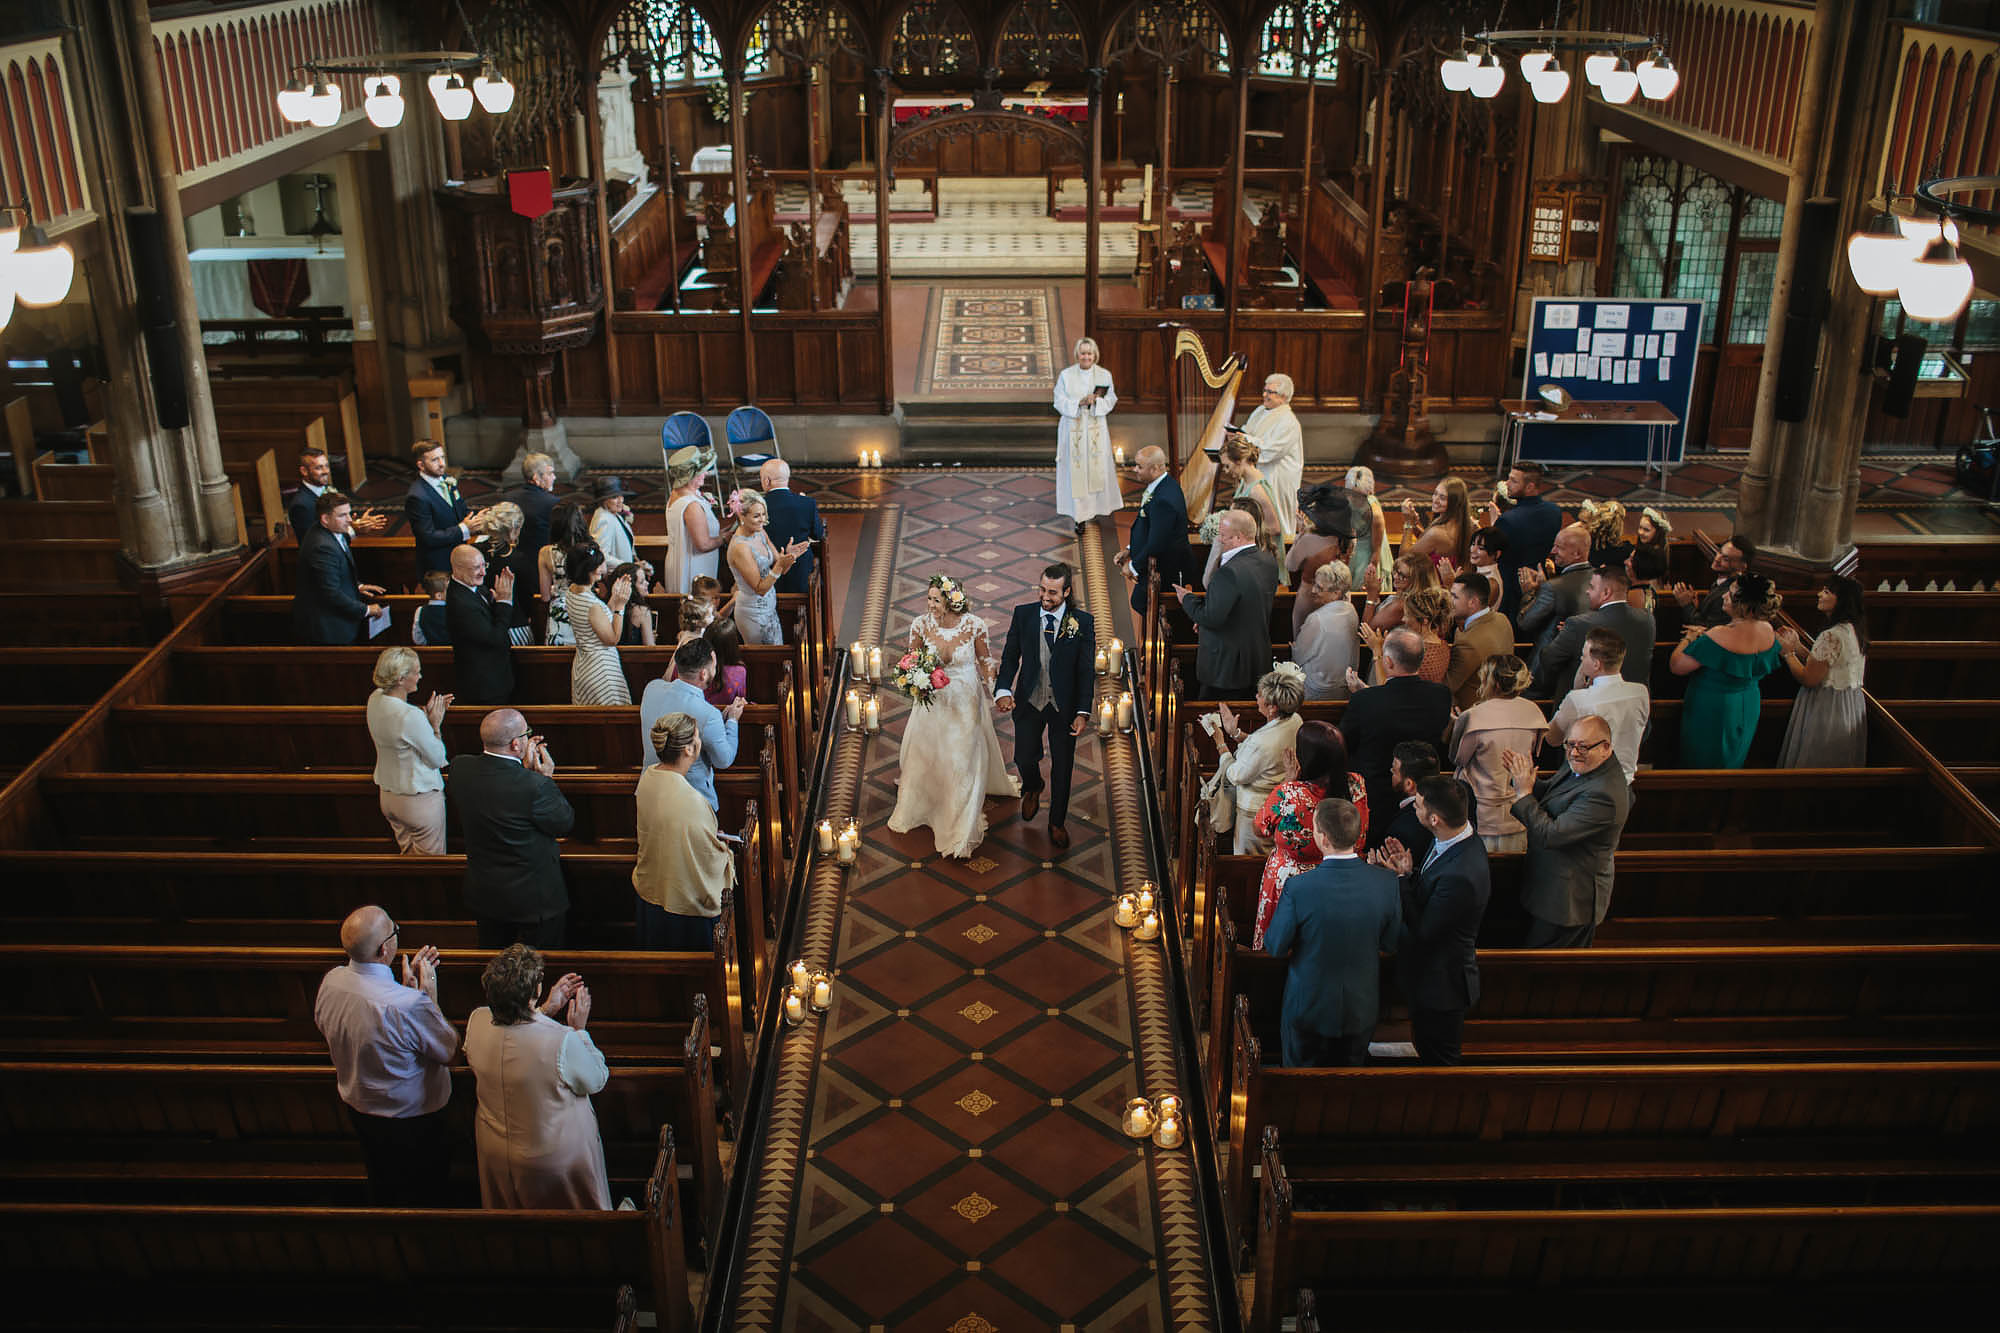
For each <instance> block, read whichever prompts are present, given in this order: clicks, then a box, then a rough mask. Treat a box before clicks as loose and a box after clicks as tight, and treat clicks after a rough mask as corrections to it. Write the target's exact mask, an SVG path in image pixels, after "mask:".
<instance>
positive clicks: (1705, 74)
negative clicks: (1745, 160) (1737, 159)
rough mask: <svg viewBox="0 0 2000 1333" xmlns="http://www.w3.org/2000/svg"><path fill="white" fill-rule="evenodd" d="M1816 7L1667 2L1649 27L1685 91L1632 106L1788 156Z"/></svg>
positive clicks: (1757, 0)
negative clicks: (1677, 71)
mask: <svg viewBox="0 0 2000 1333" xmlns="http://www.w3.org/2000/svg"><path fill="white" fill-rule="evenodd" d="M1812 9H1813V7H1812V6H1811V5H1810V4H1789V3H1766V2H1765V0H1722V2H1721V3H1718V2H1717V0H1665V3H1663V4H1660V5H1658V6H1656V7H1655V11H1654V12H1655V17H1654V18H1653V19H1652V21H1651V26H1652V27H1653V29H1654V30H1655V31H1657V32H1659V33H1660V35H1661V37H1662V38H1663V40H1664V41H1665V44H1666V49H1667V53H1668V54H1669V55H1670V56H1672V57H1673V60H1674V63H1675V64H1676V65H1677V66H1678V67H1679V69H1680V70H1681V86H1680V91H1679V92H1678V93H1677V94H1676V95H1675V96H1674V97H1672V98H1670V99H1668V100H1667V101H1665V102H1653V101H1643V102H1634V103H1633V105H1632V110H1634V111H1635V112H1638V113H1640V114H1643V115H1646V116H1651V117H1656V118H1658V119H1660V120H1665V121H1671V122H1673V123H1675V124H1678V125H1681V126H1684V127H1686V128H1688V129H1691V130H1696V131H1698V132H1700V133H1702V134H1705V135H1710V136H1713V137H1714V138H1717V139H1721V140H1724V141H1726V142H1728V143H1731V144H1736V145H1739V146H1741V147H1743V148H1746V149H1748V150H1750V151H1751V152H1752V153H1755V154H1758V155H1760V156H1762V157H1767V158H1784V157H1787V156H1788V155H1789V154H1790V152H1791V143H1792V131H1793V129H1794V127H1795V121H1796V118H1797V106H1798V94H1799V87H1800V84H1801V82H1802V81H1803V78H1804V73H1805V56H1806V49H1807V47H1808V45H1809V44H1810V39H1811V36H1812V17H1813V15H1812ZM1634 58H1635V59H1636V58H1637V57H1634Z"/></svg>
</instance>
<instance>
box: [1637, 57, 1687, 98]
mask: <svg viewBox="0 0 2000 1333" xmlns="http://www.w3.org/2000/svg"><path fill="white" fill-rule="evenodd" d="M1680 86H1681V72H1680V71H1679V70H1677V69H1675V68H1674V62H1673V61H1671V60H1669V59H1667V53H1666V52H1664V51H1662V50H1660V49H1659V48H1658V47H1654V48H1653V53H1652V54H1651V55H1649V56H1647V57H1646V58H1645V59H1644V60H1642V61H1640V62H1639V91H1640V92H1642V93H1644V94H1645V95H1646V96H1647V97H1649V98H1651V99H1652V100H1653V101H1655V102H1664V101H1666V100H1667V99H1668V98H1669V97H1672V96H1673V95H1674V90H1675V89H1676V88H1679V87H1680Z"/></svg>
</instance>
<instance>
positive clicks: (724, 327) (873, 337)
mask: <svg viewBox="0 0 2000 1333" xmlns="http://www.w3.org/2000/svg"><path fill="white" fill-rule="evenodd" d="M751 331H752V336H753V337H754V338H755V339H756V348H757V402H758V404H759V406H761V407H763V408H765V409H766V410H767V411H778V410H783V409H799V408H806V409H810V408H826V407H846V408H854V409H861V410H873V409H877V408H880V407H881V406H882V402H881V393H882V324H881V317H880V315H879V314H878V313H877V312H875V311H872V310H870V311H853V312H848V311H821V312H818V313H800V312H784V313H779V314H767V315H757V316H755V317H753V318H752V320H751ZM611 333H612V337H613V338H615V339H616V340H617V349H618V369H619V375H620V378H621V381H622V385H623V396H622V397H621V399H620V401H619V407H620V410H621V411H622V412H626V413H633V414H644V413H648V412H672V411H677V410H679V409H681V408H693V409H697V410H699V409H702V408H709V409H727V408H731V407H735V406H736V405H737V404H739V403H741V402H743V401H744V399H745V394H744V385H743V358H742V350H741V349H742V323H741V321H740V319H739V318H738V316H736V315H735V314H673V313H671V312H669V311H658V310H655V311H625V312H621V313H619V314H616V315H613V316H612V317H611ZM591 351H592V349H586V350H585V351H584V352H583V353H581V354H580V356H579V359H582V358H587V357H589V356H590V355H591ZM571 410H574V409H573V407H572V409H571Z"/></svg>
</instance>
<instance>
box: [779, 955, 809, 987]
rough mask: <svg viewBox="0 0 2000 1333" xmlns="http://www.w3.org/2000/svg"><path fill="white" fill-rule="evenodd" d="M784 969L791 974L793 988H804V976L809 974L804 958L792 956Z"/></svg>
mask: <svg viewBox="0 0 2000 1333" xmlns="http://www.w3.org/2000/svg"><path fill="white" fill-rule="evenodd" d="M785 971H786V972H787V973H788V974H789V975H790V976H791V979H792V989H793V990H799V991H802V990H804V989H805V988H806V978H807V977H808V976H809V975H811V974H810V973H808V972H807V971H806V960H805V959H803V958H794V959H793V960H792V961H791V962H790V964H788V965H787V966H786V968H785Z"/></svg>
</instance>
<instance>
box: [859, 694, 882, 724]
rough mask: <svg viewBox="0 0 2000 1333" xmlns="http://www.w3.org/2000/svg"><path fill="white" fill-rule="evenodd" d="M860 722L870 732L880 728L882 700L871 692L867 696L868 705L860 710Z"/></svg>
mask: <svg viewBox="0 0 2000 1333" xmlns="http://www.w3.org/2000/svg"><path fill="white" fill-rule="evenodd" d="M862 724H863V725H864V726H865V727H866V728H867V730H869V731H871V732H875V731H880V730H882V701H881V700H879V699H877V698H876V697H875V696H874V695H872V694H871V695H869V696H868V707H867V708H865V709H864V710H862Z"/></svg>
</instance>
